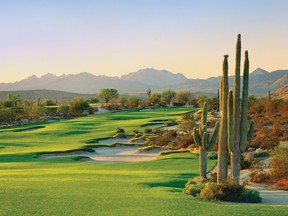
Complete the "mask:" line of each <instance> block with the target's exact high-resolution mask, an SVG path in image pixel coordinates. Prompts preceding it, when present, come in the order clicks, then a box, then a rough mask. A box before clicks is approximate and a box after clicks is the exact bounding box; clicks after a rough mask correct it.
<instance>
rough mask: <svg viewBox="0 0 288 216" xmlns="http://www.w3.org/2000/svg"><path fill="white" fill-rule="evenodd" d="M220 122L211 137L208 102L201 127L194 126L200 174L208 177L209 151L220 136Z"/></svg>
mask: <svg viewBox="0 0 288 216" xmlns="http://www.w3.org/2000/svg"><path fill="white" fill-rule="evenodd" d="M218 130H219V122H217V123H216V125H215V127H214V131H213V134H212V136H211V138H210V134H209V133H208V132H207V103H206V102H205V103H204V105H203V111H202V118H201V122H200V125H199V129H196V127H194V129H193V136H194V141H195V143H196V144H197V145H198V146H199V149H200V152H199V171H200V176H203V177H204V178H206V173H207V152H208V151H212V150H213V148H214V146H215V144H216V141H217V137H218Z"/></svg>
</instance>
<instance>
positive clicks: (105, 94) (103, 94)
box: [98, 88, 119, 103]
mask: <svg viewBox="0 0 288 216" xmlns="http://www.w3.org/2000/svg"><path fill="white" fill-rule="evenodd" d="M118 95H119V93H118V90H117V89H113V88H111V89H109V88H102V89H100V91H99V93H98V97H99V98H102V99H104V100H105V102H106V103H108V102H109V100H111V99H113V98H117V97H118Z"/></svg>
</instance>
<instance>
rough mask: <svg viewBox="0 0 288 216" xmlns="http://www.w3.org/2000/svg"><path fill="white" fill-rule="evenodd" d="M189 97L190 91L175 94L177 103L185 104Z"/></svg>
mask: <svg viewBox="0 0 288 216" xmlns="http://www.w3.org/2000/svg"><path fill="white" fill-rule="evenodd" d="M190 97H191V92H190V91H180V92H177V93H176V98H177V100H178V103H182V104H184V105H185V104H186V103H187V102H188V101H189V99H190Z"/></svg>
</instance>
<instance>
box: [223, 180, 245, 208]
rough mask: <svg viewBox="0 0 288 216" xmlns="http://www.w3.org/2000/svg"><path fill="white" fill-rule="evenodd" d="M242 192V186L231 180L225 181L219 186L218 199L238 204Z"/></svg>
mask: <svg viewBox="0 0 288 216" xmlns="http://www.w3.org/2000/svg"><path fill="white" fill-rule="evenodd" d="M243 190H244V187H243V186H242V185H239V184H237V183H236V182H235V181H234V180H233V179H227V180H226V181H225V182H223V183H222V184H220V185H219V198H220V200H224V201H230V202H240V201H241V194H242V192H243Z"/></svg>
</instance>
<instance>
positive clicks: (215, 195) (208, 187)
mask: <svg viewBox="0 0 288 216" xmlns="http://www.w3.org/2000/svg"><path fill="white" fill-rule="evenodd" d="M199 197H200V198H202V199H207V200H220V195H219V185H218V184H217V183H215V182H208V183H206V184H205V186H204V188H203V190H202V191H201V192H200V193H199Z"/></svg>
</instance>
